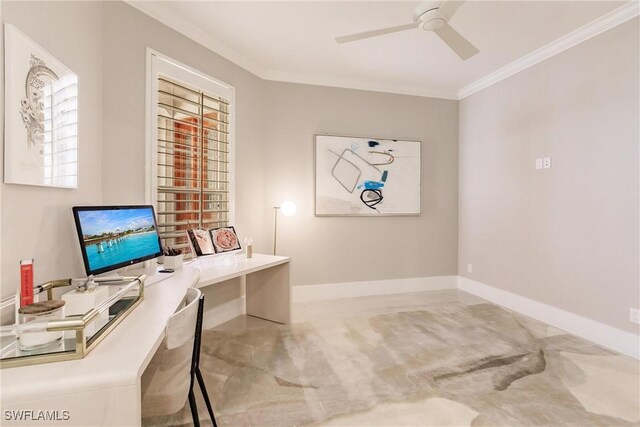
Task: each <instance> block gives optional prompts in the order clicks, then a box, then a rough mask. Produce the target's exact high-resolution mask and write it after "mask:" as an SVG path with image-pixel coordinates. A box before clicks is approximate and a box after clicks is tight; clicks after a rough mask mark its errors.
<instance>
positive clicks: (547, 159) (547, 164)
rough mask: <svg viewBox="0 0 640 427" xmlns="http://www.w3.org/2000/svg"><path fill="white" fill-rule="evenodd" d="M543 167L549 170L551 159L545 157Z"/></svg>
mask: <svg viewBox="0 0 640 427" xmlns="http://www.w3.org/2000/svg"><path fill="white" fill-rule="evenodd" d="M543 166H544V168H545V169H550V168H551V157H545V158H544V162H543Z"/></svg>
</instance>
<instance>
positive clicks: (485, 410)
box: [143, 303, 640, 427]
mask: <svg viewBox="0 0 640 427" xmlns="http://www.w3.org/2000/svg"><path fill="white" fill-rule="evenodd" d="M201 351H202V353H201V370H202V372H203V374H204V377H205V382H206V384H207V388H208V391H209V396H210V397H211V400H212V402H213V406H214V411H215V413H216V417H217V421H218V425H219V426H221V427H222V426H248V425H256V426H294V425H295V426H298V425H352V426H354V425H474V426H475V425H477V426H497V425H503V426H515V425H545V426H547V425H554V426H555V425H581V426H585V425H597V426H625V425H638V422H639V420H640V409H639V405H640V404H639V403H638V400H639V398H638V394H639V392H638V380H639V378H640V377H639V376H638V364H637V361H634V360H632V359H630V358H627V357H624V356H620V355H616V354H614V353H612V352H609V351H607V350H604V349H602V348H600V347H598V346H596V345H595V344H592V343H589V342H587V341H585V340H582V339H579V338H577V337H574V336H572V335H569V334H565V333H563V332H561V331H559V330H556V329H554V328H551V327H548V326H546V325H544V324H542V323H539V322H536V321H533V320H531V319H528V318H525V317H523V316H519V315H517V314H515V313H512V312H510V311H507V310H505V309H503V308H500V307H498V306H496V305H494V304H490V303H482V304H475V305H462V304H449V305H446V306H442V307H437V308H433V309H429V310H420V311H410V312H400V313H391V314H381V315H375V316H368V317H353V318H346V319H340V320H334V321H324V322H314V323H303V324H294V325H275V324H274V325H273V326H270V325H269V326H264V327H257V328H252V329H246V330H242V331H238V332H220V331H215V330H208V331H204V332H203V340H202V350H201ZM634 384H635V385H634ZM199 400H200V402H199V411H200V418H201V420H202V422H203V423H204V424H205V425H207V424H206V423H207V419H208V417H207V413H206V408H205V407H204V404H203V402H202V401H201V400H202V399H201V398H200V397H199ZM190 424H191V414H190V411H189V407H188V405H186V406H185V408H183V410H181V411H180V412H178V413H176V414H173V415H170V416H165V417H157V418H152V419H145V420H143V425H164V426H166V425H190Z"/></svg>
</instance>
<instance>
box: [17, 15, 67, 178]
mask: <svg viewBox="0 0 640 427" xmlns="http://www.w3.org/2000/svg"><path fill="white" fill-rule="evenodd" d="M4 37H5V62H4V63H5V74H4V75H5V138H4V182H5V183H7V184H27V185H40V186H50V187H64V188H78V76H77V75H76V74H75V73H74V72H73V71H71V70H70V69H69V68H67V67H66V66H65V65H64V64H63V63H62V62H60V61H58V60H57V59H56V58H55V57H53V56H52V55H51V54H50V53H48V52H47V51H45V50H44V49H43V48H41V47H40V46H38V45H37V44H36V43H35V42H33V41H32V40H31V39H29V38H28V37H27V36H25V35H24V34H22V33H21V32H20V31H18V30H17V29H16V28H15V27H14V26H12V25H9V24H5V25H4Z"/></svg>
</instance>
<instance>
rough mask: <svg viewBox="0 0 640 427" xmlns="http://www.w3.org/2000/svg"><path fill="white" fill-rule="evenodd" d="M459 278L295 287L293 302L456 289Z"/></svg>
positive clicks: (391, 280)
mask: <svg viewBox="0 0 640 427" xmlns="http://www.w3.org/2000/svg"><path fill="white" fill-rule="evenodd" d="M457 284H458V276H433V277H414V278H409V279H389V280H372V281H364V282H343V283H327V284H320V285H306V286H293V288H292V293H293V302H307V301H321V300H327V299H339V298H353V297H362V296H372V295H391V294H405V293H409V292H422V291H436V290H441V289H456V288H457Z"/></svg>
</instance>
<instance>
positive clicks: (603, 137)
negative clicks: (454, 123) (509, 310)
mask: <svg viewBox="0 0 640 427" xmlns="http://www.w3.org/2000/svg"><path fill="white" fill-rule="evenodd" d="M638 51H639V43H638V19H637V18H636V19H634V20H632V21H630V22H628V23H625V24H623V25H621V26H619V27H617V28H614V29H612V30H610V31H607V32H606V33H604V34H602V35H599V36H597V37H595V38H593V39H591V40H589V41H587V42H585V43H583V44H580V45H578V46H576V47H574V48H572V49H570V50H568V51H566V52H563V53H561V54H559V55H557V56H554V57H552V58H550V59H548V60H546V61H544V62H542V63H540V64H538V65H536V66H534V67H532V68H530V69H528V70H525V71H523V72H521V73H519V74H516V75H515V76H513V77H511V78H509V79H507V80H504V81H502V82H500V83H498V84H497V85H495V86H492V87H489V88H487V89H485V90H483V91H481V92H479V93H477V94H474V95H472V96H470V97H468V98H466V99H464V100H462V101H461V102H460V192H459V197H460V202H459V214H460V217H459V239H460V240H459V267H458V271H459V274H461V275H462V276H465V277H468V278H471V279H474V280H477V281H480V282H483V283H486V284H488V285H491V286H495V287H498V288H500V289H504V290H507V291H510V292H513V293H516V294H519V295H522V296H525V297H527V298H531V299H534V300H537V301H540V302H543V303H546V304H550V305H552V306H556V307H559V308H562V309H565V310H568V311H570V312H573V313H576V314H579V315H582V316H585V317H588V318H590V319H594V320H597V321H600V322H602V323H605V324H608V325H611V326H614V327H617V328H620V329H624V330H627V331H635V332H638V327H637V325H634V324H632V323H630V322H629V308H630V307H636V308H637V307H638V306H639V305H640V303H639V298H640V296H639V290H638V285H639V282H640V281H639V266H638V260H639V244H638V236H639V230H638V220H639V208H638V193H639V188H638V182H639V176H638V145H639V143H638V141H639V140H640V137H639V127H640V124H639V118H638V117H639V113H640V111H639V108H638V104H639V89H640V88H639V84H638V75H639V69H638V63H639V59H638ZM544 156H551V157H552V168H551V169H547V170H544V169H543V170H535V167H534V161H535V158H538V157H544ZM469 263H471V264H473V273H472V274H469V273H467V264H469Z"/></svg>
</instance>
